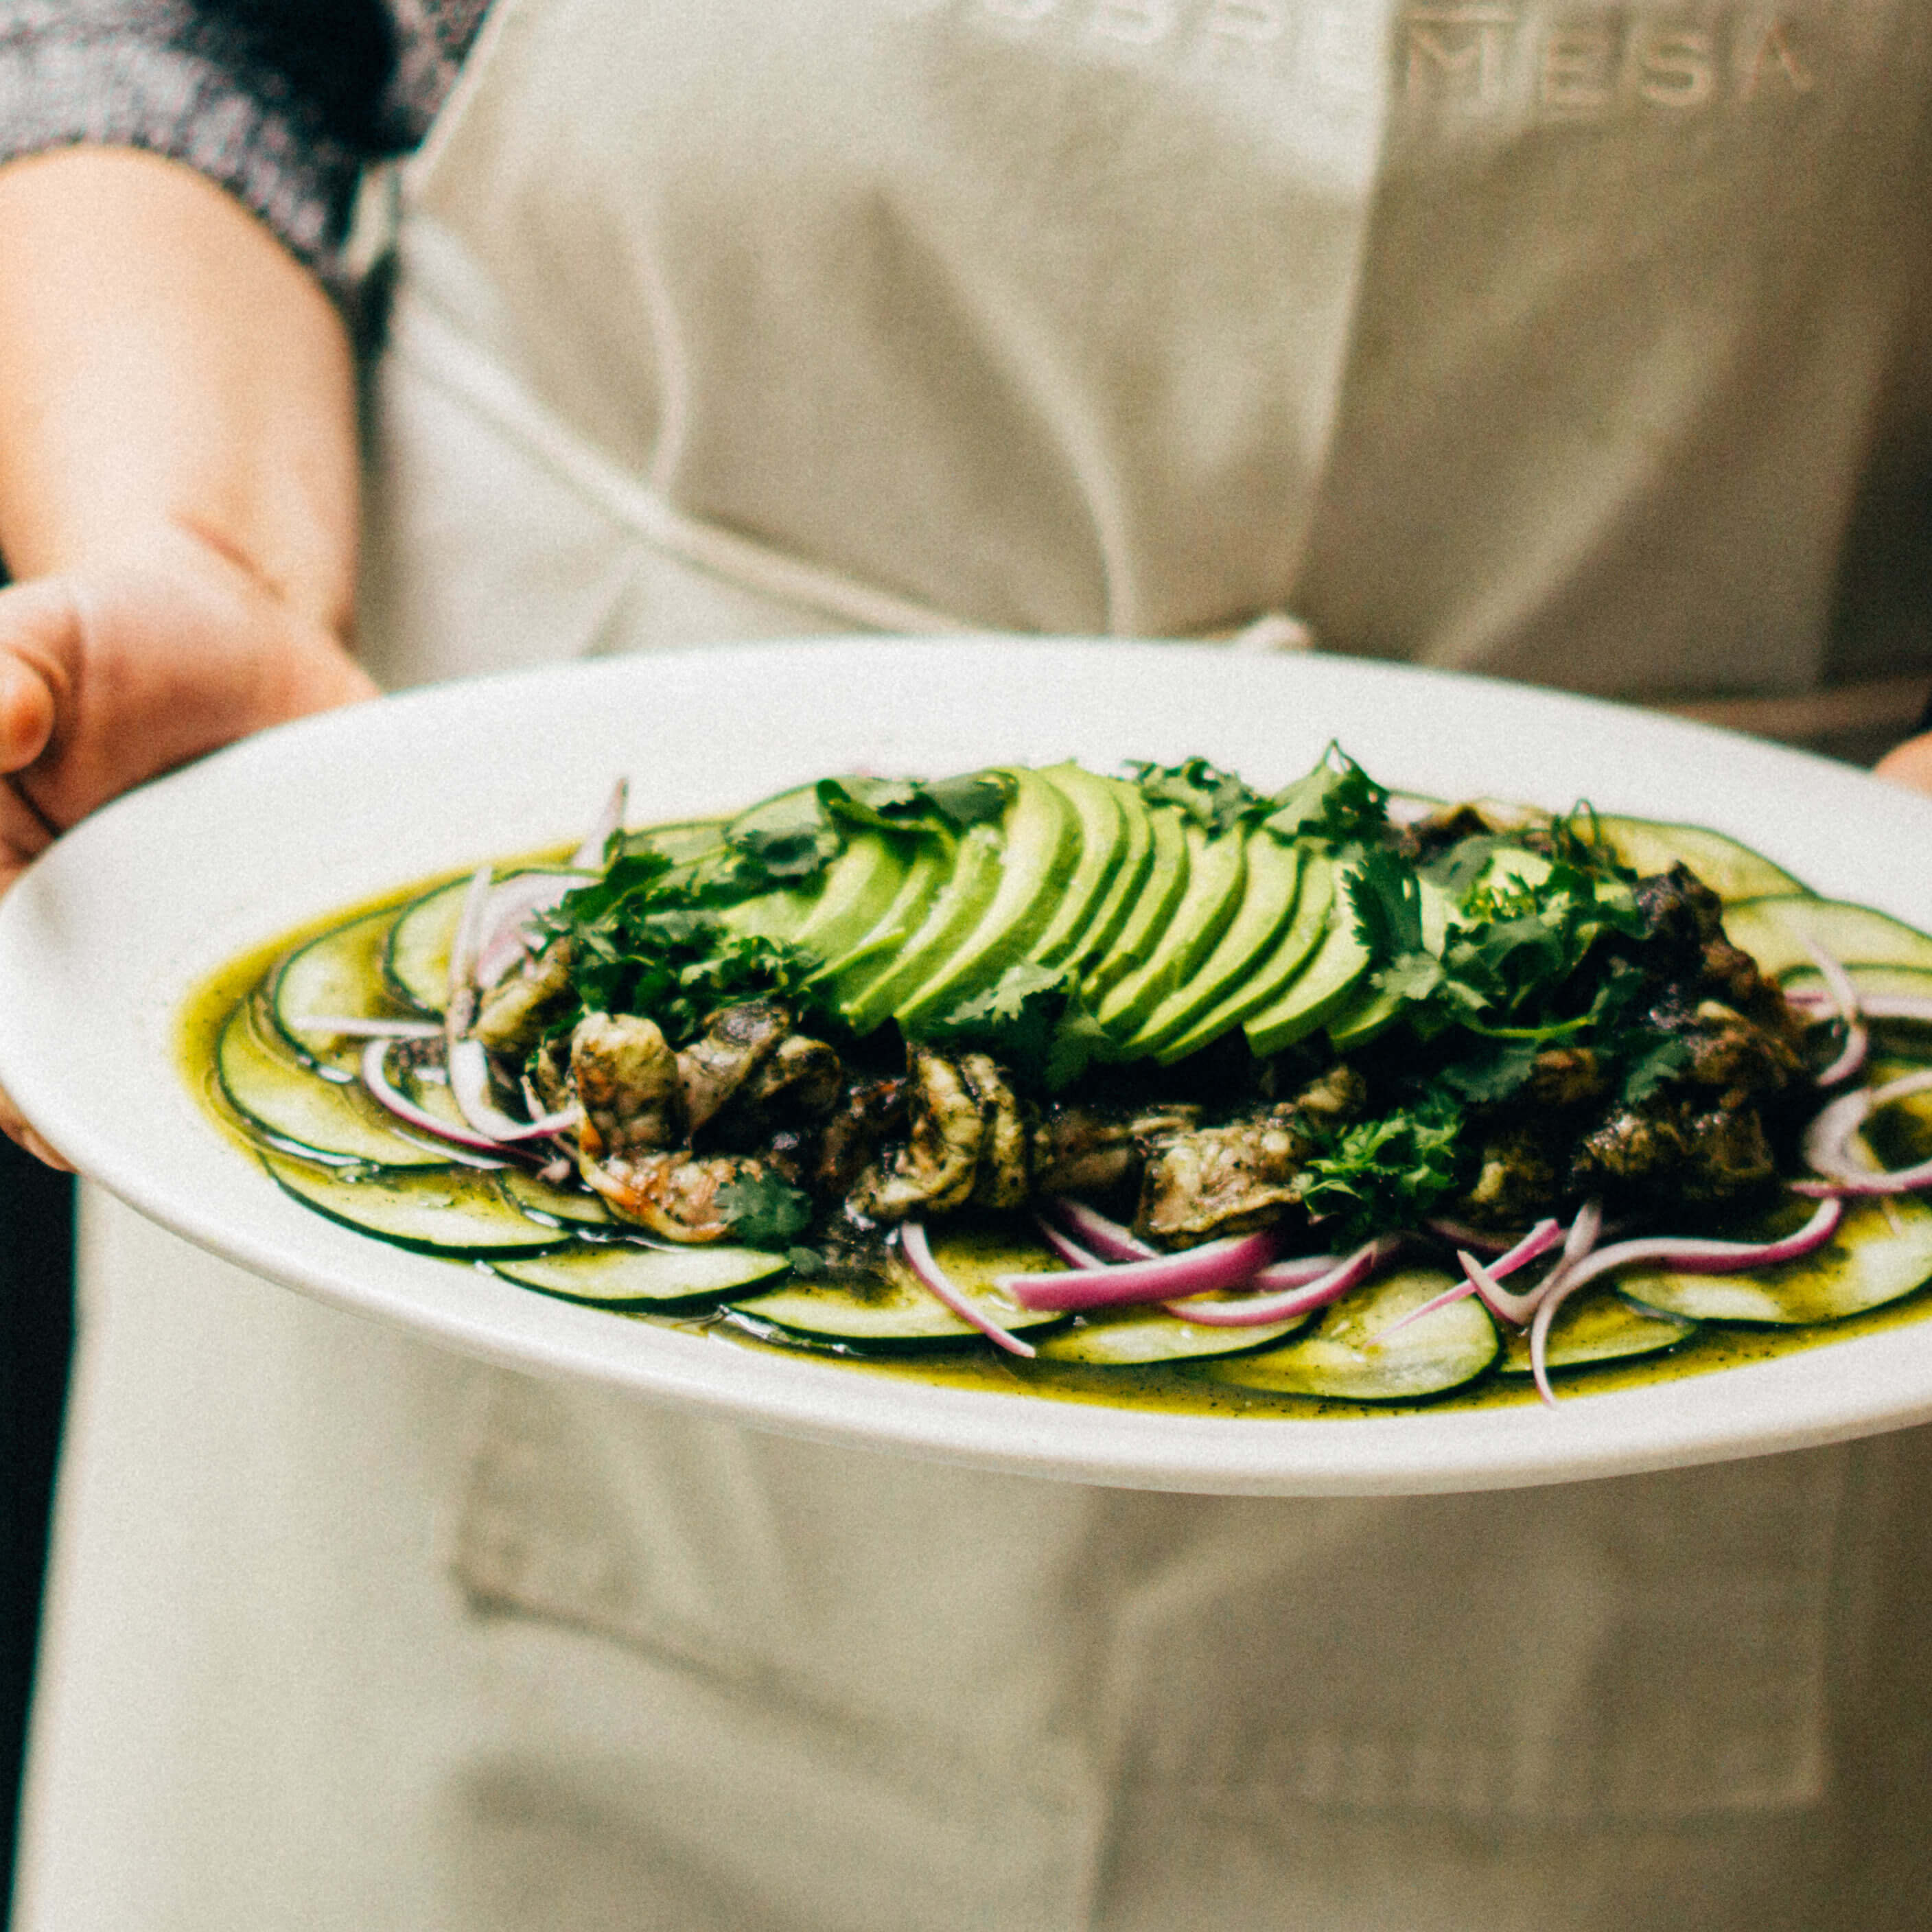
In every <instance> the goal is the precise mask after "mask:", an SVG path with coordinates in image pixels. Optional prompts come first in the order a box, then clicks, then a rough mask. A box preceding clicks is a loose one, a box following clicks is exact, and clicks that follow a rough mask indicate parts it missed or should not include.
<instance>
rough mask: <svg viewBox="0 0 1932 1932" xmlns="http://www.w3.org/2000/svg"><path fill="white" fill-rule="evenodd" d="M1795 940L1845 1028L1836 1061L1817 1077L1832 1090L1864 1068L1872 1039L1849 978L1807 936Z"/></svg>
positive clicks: (1837, 962) (1834, 961) (1829, 956)
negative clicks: (1813, 969) (1820, 980)
mask: <svg viewBox="0 0 1932 1932" xmlns="http://www.w3.org/2000/svg"><path fill="white" fill-rule="evenodd" d="M1799 938H1800V939H1801V940H1802V941H1803V942H1804V946H1805V951H1806V952H1807V953H1810V954H1811V959H1812V963H1813V964H1814V965H1815V966H1817V968H1818V971H1819V972H1820V974H1822V975H1823V978H1824V981H1825V984H1826V986H1827V987H1828V988H1829V989H1830V992H1831V995H1832V1001H1833V1004H1835V1006H1836V1007H1837V1009H1838V1018H1839V1019H1840V1020H1841V1022H1843V1025H1844V1029H1845V1043H1844V1045H1843V1047H1842V1048H1841V1049H1840V1050H1839V1052H1838V1058H1836V1059H1835V1060H1834V1061H1832V1064H1831V1065H1830V1066H1829V1067H1826V1069H1825V1070H1824V1071H1823V1073H1820V1075H1819V1076H1817V1085H1820V1087H1835V1086H1836V1085H1838V1082H1840V1081H1841V1080H1849V1079H1850V1078H1851V1077H1852V1075H1853V1074H1854V1073H1857V1071H1858V1069H1859V1068H1860V1067H1862V1066H1864V1064H1865V1054H1866V1052H1867V1049H1868V1048H1869V1047H1870V1043H1871V1035H1870V1033H1869V1031H1867V1028H1866V1026H1865V1023H1864V1015H1863V1014H1862V1013H1861V1011H1860V1010H1859V1001H1858V988H1857V987H1856V986H1855V985H1854V984H1853V983H1852V976H1851V975H1850V974H1849V973H1847V972H1846V971H1845V969H1844V967H1843V965H1841V963H1840V962H1839V961H1838V960H1837V959H1834V958H1833V957H1832V955H1831V954H1830V953H1827V952H1826V950H1825V949H1824V948H1823V947H1822V946H1820V944H1818V942H1817V941H1816V940H1814V938H1812V937H1811V935H1810V934H1808V933H1801V934H1800V935H1799Z"/></svg>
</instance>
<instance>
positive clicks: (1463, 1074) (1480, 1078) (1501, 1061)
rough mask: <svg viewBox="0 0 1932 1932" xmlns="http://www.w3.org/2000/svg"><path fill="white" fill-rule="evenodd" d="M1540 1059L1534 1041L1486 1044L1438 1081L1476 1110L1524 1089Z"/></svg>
mask: <svg viewBox="0 0 1932 1932" xmlns="http://www.w3.org/2000/svg"><path fill="white" fill-rule="evenodd" d="M1536 1055H1537V1043H1536V1042H1535V1040H1491V1041H1487V1042H1485V1043H1483V1044H1482V1045H1481V1046H1478V1048H1477V1049H1476V1050H1475V1052H1471V1053H1466V1054H1465V1055H1462V1056H1461V1057H1460V1058H1457V1059H1456V1060H1453V1061H1451V1062H1450V1063H1449V1064H1448V1066H1446V1067H1444V1068H1443V1069H1442V1071H1441V1072H1440V1073H1438V1074H1437V1076H1436V1079H1437V1080H1438V1082H1439V1083H1440V1084H1441V1085H1442V1086H1444V1087H1445V1088H1448V1091H1450V1092H1451V1093H1452V1094H1454V1095H1455V1096H1456V1097H1457V1099H1458V1100H1464V1101H1466V1102H1468V1103H1469V1105H1470V1106H1487V1105H1493V1104H1494V1103H1496V1102H1497V1101H1499V1100H1508V1099H1509V1097H1511V1095H1512V1094H1515V1093H1517V1091H1520V1089H1521V1088H1523V1085H1525V1084H1526V1082H1528V1080H1529V1076H1530V1075H1531V1073H1532V1072H1533V1071H1534V1070H1535V1066H1536Z"/></svg>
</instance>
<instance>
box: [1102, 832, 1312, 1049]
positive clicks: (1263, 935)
mask: <svg viewBox="0 0 1932 1932" xmlns="http://www.w3.org/2000/svg"><path fill="white" fill-rule="evenodd" d="M1247 845H1248V851H1247V883H1246V885H1245V886H1244V888H1243V890H1242V893H1241V904H1240V905H1239V907H1238V908H1237V910H1236V911H1235V916H1234V917H1233V918H1232V919H1231V920H1230V921H1229V923H1228V927H1227V930H1226V932H1223V934H1222V935H1221V937H1220V940H1219V941H1218V942H1217V944H1216V945H1215V947H1214V950H1213V951H1212V952H1211V953H1209V954H1208V956H1207V957H1206V958H1205V959H1203V960H1202V961H1201V962H1200V963H1199V965H1197V966H1196V968H1195V969H1194V971H1193V973H1192V974H1190V975H1189V977H1188V979H1187V983H1185V984H1184V985H1183V986H1179V987H1177V988H1176V989H1175V991H1174V992H1172V993H1170V994H1169V995H1168V996H1167V998H1166V999H1164V1000H1163V1001H1161V1003H1160V1005H1159V1006H1157V1007H1155V1008H1154V1011H1153V1012H1152V1013H1150V1014H1149V1015H1148V1017H1147V1018H1146V1019H1145V1020H1144V1021H1143V1022H1142V1024H1141V1027H1140V1029H1139V1031H1138V1032H1137V1033H1136V1034H1134V1036H1133V1038H1132V1039H1131V1040H1128V1041H1127V1043H1125V1045H1124V1046H1123V1047H1122V1049H1121V1052H1122V1054H1123V1055H1124V1057H1127V1058H1138V1057H1139V1056H1140V1055H1144V1054H1150V1053H1157V1052H1160V1049H1163V1048H1164V1047H1166V1046H1167V1045H1168V1044H1169V1043H1170V1042H1172V1041H1173V1040H1178V1039H1179V1038H1181V1037H1182V1036H1183V1035H1184V1034H1187V1032H1188V1031H1190V1029H1191V1028H1193V1025H1194V1024H1195V1022H1196V1021H1198V1020H1199V1019H1201V1017H1202V1016H1203V1015H1204V1014H1205V1013H1208V1012H1209V1011H1211V1010H1212V1009H1213V1008H1214V1007H1216V1006H1217V1004H1219V1003H1220V1002H1221V1001H1223V1000H1224V999H1226V998H1228V997H1229V993H1230V992H1231V989H1236V988H1246V987H1247V986H1248V985H1249V983H1250V982H1251V981H1252V980H1253V977H1254V972H1255V968H1256V966H1257V965H1259V964H1260V963H1261V962H1264V961H1266V960H1268V959H1271V957H1272V956H1274V953H1275V951H1276V950H1277V946H1278V944H1279V942H1280V939H1281V937H1282V935H1283V933H1284V932H1286V930H1287V928H1288V926H1289V922H1291V920H1292V919H1293V917H1294V915H1295V898H1296V895H1297V894H1298V892H1300V890H1301V874H1302V855H1301V850H1300V848H1299V847H1296V846H1294V845H1291V844H1286V843H1284V842H1283V841H1282V840H1280V839H1279V838H1277V837H1276V836H1275V835H1274V833H1273V832H1268V831H1265V830H1263V829H1261V828H1260V827H1259V826H1257V827H1256V828H1255V829H1253V830H1252V831H1250V832H1249V834H1248V837H1247Z"/></svg>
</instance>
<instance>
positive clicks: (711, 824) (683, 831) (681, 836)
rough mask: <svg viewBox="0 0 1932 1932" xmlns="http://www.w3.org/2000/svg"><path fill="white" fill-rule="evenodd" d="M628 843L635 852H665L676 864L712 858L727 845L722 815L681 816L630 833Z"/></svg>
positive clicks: (626, 842)
mask: <svg viewBox="0 0 1932 1932" xmlns="http://www.w3.org/2000/svg"><path fill="white" fill-rule="evenodd" d="M625 845H626V846H627V847H628V849H629V850H631V851H634V852H646V851H648V852H661V853H663V855H664V856H665V857H666V858H667V859H670V862H671V863H672V864H673V865H688V863H689V862H691V860H692V859H708V858H709V856H711V854H712V853H714V852H716V851H718V850H721V849H722V848H723V846H724V820H723V819H721V818H680V819H677V820H674V821H673V822H672V823H670V824H667V825H647V826H644V827H643V829H642V830H641V831H637V832H630V833H628V834H627V835H626V836H625Z"/></svg>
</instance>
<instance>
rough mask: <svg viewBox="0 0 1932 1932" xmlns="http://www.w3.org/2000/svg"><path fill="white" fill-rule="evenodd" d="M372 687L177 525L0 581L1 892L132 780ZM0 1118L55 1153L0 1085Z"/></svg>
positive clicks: (298, 618)
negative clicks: (47, 571)
mask: <svg viewBox="0 0 1932 1932" xmlns="http://www.w3.org/2000/svg"><path fill="white" fill-rule="evenodd" d="M374 689H375V686H374V684H373V683H372V682H371V680H370V679H369V677H368V674H367V673H365V672H364V671H363V670H362V669H361V667H359V665H358V664H356V662H355V661H354V659H353V658H351V657H350V655H349V654H348V652H347V650H346V649H344V647H343V645H342V643H341V640H339V639H338V638H337V637H336V636H335V634H334V633H333V632H332V631H330V630H329V628H328V627H327V626H326V625H323V624H322V623H320V622H317V621H315V620H314V619H310V618H308V617H305V616H302V615H301V614H299V613H297V612H296V611H294V610H291V609H290V607H289V606H288V605H287V604H286V603H285V602H284V601H283V600H281V598H278V596H277V595H275V592H273V591H272V589H269V587H267V586H264V585H263V584H262V583H260V582H259V581H258V580H257V579H256V578H255V577H253V576H252V575H251V574H250V573H249V572H248V571H247V570H245V568H242V565H239V563H237V562H235V561H234V560H233V559H231V558H229V557H227V556H223V554H222V553H220V550H217V548H216V547H214V545H213V544H209V543H207V542H205V541H202V540H201V539H200V538H197V537H196V536H195V535H193V534H192V533H190V532H183V531H180V530H178V529H171V528H170V529H161V530H159V531H157V532H155V534H154V537H153V538H152V539H151V541H144V542H142V543H141V544H136V545H133V546H130V549H129V550H128V552H127V553H126V554H125V555H124V556H121V557H120V558H118V559H116V560H115V562H113V564H111V565H101V566H99V567H95V568H77V569H75V570H74V571H69V572H66V573H64V574H61V575H58V576H50V577H40V578H37V579H34V580H31V581H29V582H27V583H20V584H17V585H15V586H12V587H10V588H9V589H5V590H0V774H5V782H4V783H0V892H4V891H5V889H7V887H8V886H11V885H12V883H13V881H14V880H16V879H17V877H19V876H20V873H21V872H22V871H24V870H25V869H26V866H27V865H28V864H29V863H30V862H31V861H32V860H33V859H34V858H35V857H36V856H38V854H39V853H40V852H41V851H43V850H45V848H46V847H47V846H48V845H49V844H51V843H52V840H53V838H54V837H55V835H56V834H57V833H58V832H63V831H65V830H66V829H68V826H71V825H73V824H74V823H77V821H78V820H80V819H82V818H83V817H86V815H87V814H88V813H89V812H90V811H93V810H94V809H95V808H96V807H97V806H99V805H104V804H105V803H106V802H107V801H108V800H109V799H112V798H114V797H115V796H118V794H119V793H121V792H123V791H125V790H127V789H128V787H130V786H132V785H136V784H140V783H141V782H142V781H143V780H144V779H146V778H153V777H154V776H156V775H157V774H159V773H160V772H164V771H166V770H168V769H171V768H172V766H176V765H178V764H181V763H184V762H185V761H187V760H189V759H190V758H193V757H199V755H200V754H202V753H203V752H205V751H212V750H214V748H217V746H219V745H224V744H226V743H229V742H230V741H232V740H233V739H236V738H239V737H242V736H245V735H246V734H247V733H249V732H251V731H254V730H260V728H262V727H263V726H265V725H269V724H280V723H281V722H283V721H285V720H287V719H289V718H296V717H300V716H302V715H305V713H307V712H312V711H319V710H323V709H328V708H329V707H330V706H335V705H338V704H347V703H353V702H354V701H356V700H357V699H359V698H363V697H369V696H371V695H372V694H374ZM0 1130H4V1131H5V1133H7V1134H9V1135H10V1136H12V1137H13V1139H15V1140H17V1141H19V1142H20V1143H21V1144H22V1145H23V1146H25V1147H26V1148H29V1149H30V1150H31V1151H32V1152H34V1154H37V1155H39V1156H40V1158H41V1159H42V1160H50V1161H52V1162H53V1163H55V1165H62V1164H64V1163H61V1162H60V1160H59V1157H58V1155H57V1154H55V1152H54V1151H53V1150H52V1148H49V1146H48V1145H46V1142H44V1141H43V1139H41V1138H40V1136H39V1135H37V1133H34V1130H32V1129H31V1127H28V1125H27V1124H26V1121H24V1120H23V1119H22V1118H21V1117H20V1114H19V1112H18V1111H17V1109H15V1108H14V1107H13V1105H12V1103H10V1101H9V1100H7V1097H5V1094H0Z"/></svg>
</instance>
